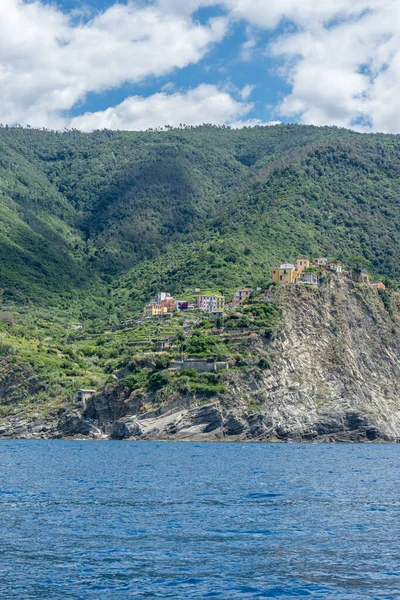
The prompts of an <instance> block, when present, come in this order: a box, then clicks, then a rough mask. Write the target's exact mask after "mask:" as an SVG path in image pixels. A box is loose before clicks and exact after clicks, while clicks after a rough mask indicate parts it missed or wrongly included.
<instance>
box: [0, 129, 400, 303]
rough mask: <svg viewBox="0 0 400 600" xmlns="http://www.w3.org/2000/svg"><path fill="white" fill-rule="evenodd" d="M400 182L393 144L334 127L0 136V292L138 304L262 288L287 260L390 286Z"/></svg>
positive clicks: (399, 149) (399, 257) (398, 273)
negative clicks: (309, 257)
mask: <svg viewBox="0 0 400 600" xmlns="http://www.w3.org/2000/svg"><path fill="white" fill-rule="evenodd" d="M399 173H400V138H398V137H397V136H387V135H368V136H367V135H360V134H356V133H354V132H350V131H346V130H340V129H336V128H317V127H306V126H298V125H290V126H286V125H278V126H275V127H264V128H263V127H259V128H252V129H242V130H230V129H228V128H217V127H212V126H203V127H198V128H187V129H171V130H168V131H163V132H160V131H148V132H118V131H117V132H114V131H100V132H94V133H92V134H84V133H79V132H77V131H69V132H64V133H58V132H48V131H38V130H32V129H22V128H13V129H12V128H1V129H0V201H1V203H0V220H1V229H0V240H1V244H0V259H1V261H0V269H1V270H0V278H1V281H2V283H1V286H2V287H3V288H5V290H6V292H7V294H8V295H9V296H10V297H14V298H15V297H16V298H18V299H19V300H20V301H21V300H22V301H23V300H24V299H27V298H29V299H32V300H34V301H35V300H41V301H43V298H44V297H45V298H49V297H50V296H51V294H52V293H55V294H56V295H57V294H61V295H63V294H64V295H67V296H68V295H69V294H71V293H76V292H77V290H81V292H79V293H80V294H81V295H80V297H81V298H82V297H85V293H84V292H83V290H85V289H87V287H88V286H89V287H90V286H95V287H94V288H92V290H93V289H95V290H97V291H96V292H92V297H93V296H96V294H97V293H98V294H100V295H101V294H102V292H101V290H102V289H103V286H104V285H107V286H110V285H112V286H113V287H114V288H115V290H116V294H117V296H118V294H122V295H121V298H123V296H124V289H126V286H127V285H128V286H129V287H130V286H131V285H133V286H134V288H135V290H136V294H135V299H140V302H142V301H143V298H144V297H145V296H146V295H148V292H149V287H152V286H153V287H154V286H157V285H162V286H164V287H165V286H168V285H172V286H173V290H172V291H175V292H179V291H184V290H185V288H186V287H187V286H188V285H192V284H193V283H196V284H197V285H199V286H210V285H213V284H216V285H217V286H218V287H220V288H222V289H224V288H228V289H229V290H230V289H231V287H232V286H235V285H244V284H248V283H252V280H253V279H254V280H257V282H261V281H262V280H263V279H264V280H265V278H266V277H267V276H268V271H269V269H270V268H271V267H272V266H273V264H274V263H275V262H277V261H282V260H284V259H288V258H292V257H293V256H294V255H295V254H298V253H307V254H329V255H333V256H337V257H338V258H340V259H342V260H346V259H349V257H351V256H353V255H361V256H363V257H365V259H367V261H369V266H370V269H371V270H372V271H374V272H376V273H379V274H384V275H388V276H390V277H392V278H394V279H396V278H399V277H400V266H399V265H400V250H399V248H400V244H399V242H400V231H399V225H398V224H399V222H400V220H399V217H400V208H399V197H400V179H399ZM232 272H234V277H233V278H232ZM121 290H122V291H121ZM121 302H122V300H121ZM121 306H125V304H124V302H122V304H121ZM126 306H127V309H128V308H129V310H135V308H137V307H136V304H134V303H133V304H132V303H131V304H130V305H129V304H128V305H126Z"/></svg>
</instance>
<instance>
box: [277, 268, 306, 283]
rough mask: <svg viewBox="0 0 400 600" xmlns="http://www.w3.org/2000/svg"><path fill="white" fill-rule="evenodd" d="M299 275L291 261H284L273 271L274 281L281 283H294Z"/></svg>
mask: <svg viewBox="0 0 400 600" xmlns="http://www.w3.org/2000/svg"><path fill="white" fill-rule="evenodd" d="M304 268H305V267H304ZM298 277H299V273H298V272H297V271H296V267H295V266H294V265H292V264H291V263H284V264H283V265H280V266H279V267H278V268H277V269H274V270H273V271H272V281H276V282H279V283H294V282H295V281H296V279H298Z"/></svg>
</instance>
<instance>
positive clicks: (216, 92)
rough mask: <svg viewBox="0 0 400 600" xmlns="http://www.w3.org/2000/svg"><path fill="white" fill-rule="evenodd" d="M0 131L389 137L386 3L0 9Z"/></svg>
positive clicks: (390, 12) (396, 84)
mask: <svg viewBox="0 0 400 600" xmlns="http://www.w3.org/2000/svg"><path fill="white" fill-rule="evenodd" d="M0 86H1V89H2V90H3V92H2V94H3V96H4V97H3V99H2V101H1V102H0V122H2V123H8V124H15V123H20V124H23V125H27V124H29V125H32V126H40V127H49V128H55V129H63V128H64V127H77V128H79V129H82V130H92V129H97V128H103V127H107V128H114V129H115V128H118V129H146V128H148V127H157V126H163V125H167V124H168V125H178V124H179V123H187V124H194V125H195V124H198V123H202V122H212V123H220V124H222V123H225V124H229V125H231V126H233V127H240V126H243V125H254V124H273V123H275V122H284V123H286V122H299V123H307V124H310V123H312V124H315V125H336V126H339V127H350V128H353V129H358V130H362V131H389V132H395V133H397V132H398V131H399V130H400V116H399V114H398V110H397V97H398V96H399V93H400V6H399V3H394V2H393V1H392V0H353V1H352V3H349V2H348V0H324V2H323V3H321V2H320V0H220V1H219V2H213V1H212V0H137V1H136V0H125V1H122V2H120V3H117V2H114V0H86V2H85V3H82V2H81V1H78V0H57V1H56V2H54V1H52V2H48V1H46V0H29V1H28V0H2V3H1V5H0Z"/></svg>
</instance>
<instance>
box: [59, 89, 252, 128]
mask: <svg viewBox="0 0 400 600" xmlns="http://www.w3.org/2000/svg"><path fill="white" fill-rule="evenodd" d="M252 107H253V106H252V104H249V103H245V102H238V101H236V100H234V98H233V97H232V96H231V95H230V94H228V93H227V92H226V91H222V90H220V89H218V88H217V87H216V86H214V85H207V84H203V85H199V86H198V87H196V88H195V89H192V90H189V91H187V92H185V93H174V94H167V93H165V92H161V93H158V94H154V95H153V96H150V97H148V98H142V97H140V96H132V97H129V98H126V99H125V100H124V101H123V102H121V104H119V105H118V106H114V107H111V108H108V109H107V110H105V111H99V112H94V113H85V114H83V115H81V116H79V117H76V118H75V119H73V120H72V121H71V122H70V123H69V127H75V128H77V129H82V130H84V131H91V130H93V129H103V128H106V129H131V130H138V129H148V128H150V127H157V126H159V127H163V126H164V125H172V126H178V125H180V124H186V125H200V124H202V123H213V124H221V123H230V122H233V121H236V120H237V119H238V118H239V117H242V116H244V115H246V114H247V113H248V112H249V111H250V110H251V109H252Z"/></svg>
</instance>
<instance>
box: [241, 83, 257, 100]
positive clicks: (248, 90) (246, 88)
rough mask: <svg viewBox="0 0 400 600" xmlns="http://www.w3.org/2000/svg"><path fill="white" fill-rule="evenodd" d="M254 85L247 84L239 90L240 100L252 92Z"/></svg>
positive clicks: (247, 97)
mask: <svg viewBox="0 0 400 600" xmlns="http://www.w3.org/2000/svg"><path fill="white" fill-rule="evenodd" d="M254 88H255V86H254V85H250V84H247V85H245V86H244V88H243V89H242V90H240V97H241V99H242V100H248V99H249V98H250V96H251V94H252V93H253V90H254Z"/></svg>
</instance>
